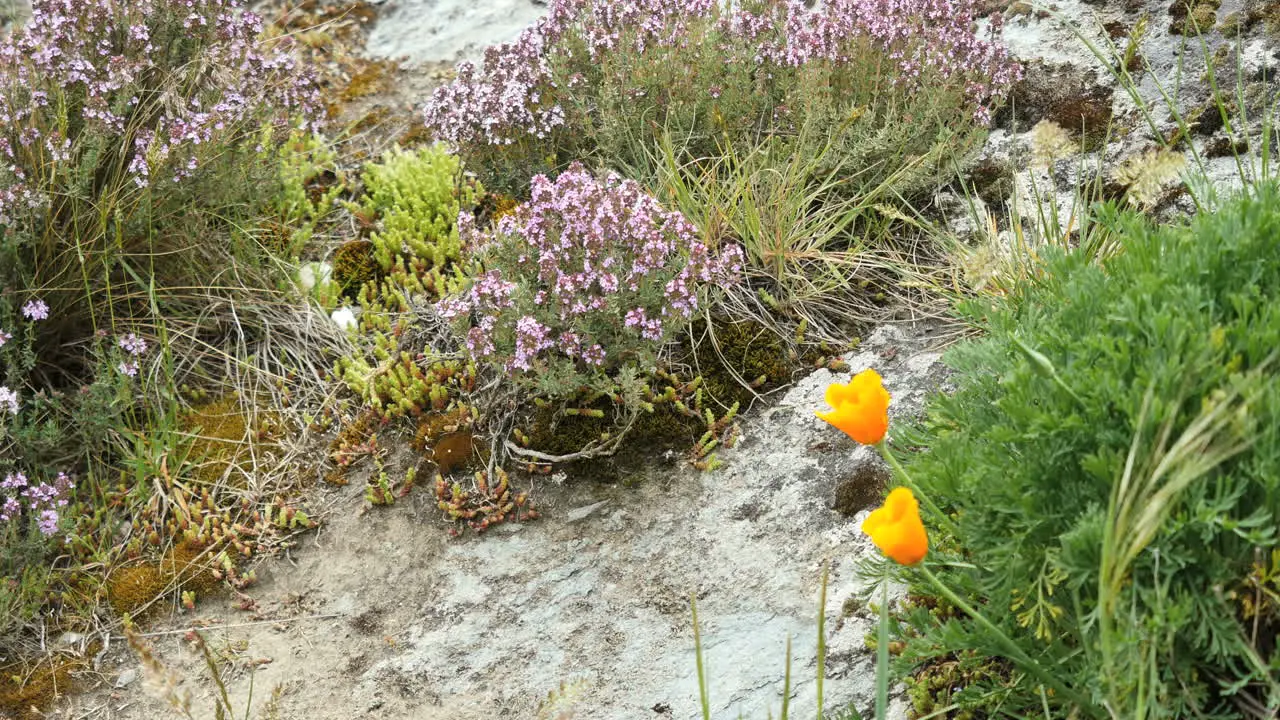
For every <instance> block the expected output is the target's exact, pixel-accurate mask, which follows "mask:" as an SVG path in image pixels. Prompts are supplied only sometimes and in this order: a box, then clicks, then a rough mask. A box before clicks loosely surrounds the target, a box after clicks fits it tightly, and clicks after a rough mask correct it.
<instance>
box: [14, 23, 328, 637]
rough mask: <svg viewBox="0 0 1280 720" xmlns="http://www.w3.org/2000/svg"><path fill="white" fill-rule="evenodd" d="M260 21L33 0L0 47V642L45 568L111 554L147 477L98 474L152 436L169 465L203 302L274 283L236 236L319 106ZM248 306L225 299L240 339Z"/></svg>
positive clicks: (31, 602)
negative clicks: (120, 484) (294, 129)
mask: <svg viewBox="0 0 1280 720" xmlns="http://www.w3.org/2000/svg"><path fill="white" fill-rule="evenodd" d="M261 29H262V23H261V21H260V20H259V19H258V18H257V16H255V15H254V14H253V13H250V12H247V11H245V10H244V9H243V6H242V4H241V2H240V0H139V1H138V2H119V1H117V0H35V2H34V3H33V8H32V14H31V19H30V21H29V23H28V24H27V25H26V26H25V27H24V28H22V29H20V30H18V31H15V32H14V33H13V34H12V35H11V36H8V37H6V38H4V39H2V40H0V478H2V479H3V480H0V509H3V513H2V514H3V516H4V519H3V521H0V525H3V527H0V573H2V574H3V575H4V576H5V577H6V578H15V577H17V578H19V579H20V580H19V582H16V583H3V584H0V617H2V618H3V619H2V620H0V645H4V646H6V647H7V646H8V644H9V643H10V641H11V640H12V639H13V637H12V636H13V631H14V630H15V629H16V628H17V627H19V626H20V625H21V624H22V623H23V622H26V621H28V620H30V619H31V618H32V617H34V616H35V615H36V614H37V613H40V612H42V611H43V610H45V609H47V608H45V607H44V603H45V602H46V600H47V599H48V598H49V597H51V595H50V594H48V593H47V592H46V590H47V589H48V588H49V587H50V583H55V578H54V575H57V577H59V578H63V579H65V575H66V572H67V571H70V572H74V571H75V565H76V562H78V561H83V560H85V558H86V557H88V556H93V557H95V558H97V559H101V558H103V557H108V556H109V555H110V553H111V550H112V549H113V547H114V544H115V543H116V542H117V539H118V536H116V534H115V532H114V530H113V529H111V530H108V529H106V528H114V527H115V525H114V523H116V522H117V521H118V520H119V519H120V517H119V515H117V514H116V513H117V512H119V513H123V514H126V515H127V514H128V513H130V512H133V511H139V510H140V508H139V507H138V504H139V503H140V501H146V500H147V499H148V497H147V493H148V486H149V483H147V482H142V483H140V484H139V485H138V486H137V487H126V488H125V489H122V490H119V494H118V496H117V497H116V499H115V500H107V499H104V498H105V497H106V495H105V493H108V492H109V491H108V490H107V489H105V488H106V487H107V484H106V483H105V482H104V480H105V479H107V478H113V479H114V478H121V479H124V478H126V477H133V478H140V477H143V476H147V477H154V476H155V475H156V474H157V473H155V472H150V473H148V472H147V471H143V470H138V471H137V472H135V473H132V474H131V473H128V472H127V471H128V470H129V469H134V470H136V469H137V467H136V466H131V465H130V463H131V462H133V461H137V460H138V457H139V456H137V455H131V454H130V453H131V452H133V453H141V450H140V448H142V447H144V446H146V445H147V443H152V442H155V443H156V444H157V445H163V447H161V448H160V449H159V450H158V451H156V452H155V454H154V456H150V455H149V456H148V457H161V456H164V457H167V458H168V462H169V463H171V465H170V467H174V468H175V470H176V465H177V463H178V462H179V461H178V459H177V456H178V455H177V454H171V453H173V451H175V450H177V449H178V446H179V445H180V444H182V442H183V441H182V439H174V438H173V436H172V435H169V436H166V435H165V432H166V429H165V428H166V427H169V426H166V425H165V423H164V422H162V421H161V420H157V418H163V416H164V415H165V414H166V413H169V412H171V411H172V408H173V403H174V398H176V397H177V395H178V393H177V390H176V388H175V387H173V385H174V384H176V383H177V382H178V380H177V379H175V377H174V375H175V374H176V373H175V371H174V368H175V367H181V368H183V372H186V371H188V370H190V369H192V368H193V367H194V366H198V365H201V364H206V367H205V368H200V369H201V370H205V369H207V365H208V364H216V366H217V368H218V370H219V371H221V370H222V369H223V368H224V367H225V366H224V365H223V358H221V357H220V358H218V359H217V360H216V362H215V361H209V360H207V357H208V355H209V353H207V352H206V353H201V352H199V351H192V350H190V348H191V347H192V346H195V347H200V344H201V343H207V342H209V341H210V340H211V337H210V336H213V339H214V341H221V339H222V338H224V337H225V334H224V333H223V328H219V327H217V324H218V322H219V321H220V320H221V318H220V317H219V313H218V311H217V310H216V309H215V308H216V307H217V302H216V301H220V300H224V299H228V298H227V296H231V297H232V298H234V299H236V300H239V299H243V298H245V297H248V296H252V295H253V294H254V293H255V292H260V291H263V290H266V291H268V292H271V293H274V292H275V285H276V281H275V278H268V277H267V276H268V274H269V272H270V271H271V267H270V265H269V263H267V262H266V261H265V260H266V258H264V257H263V256H262V255H260V254H253V255H251V252H253V251H254V250H256V249H257V247H258V246H257V245H256V244H255V243H253V242H249V240H252V238H247V237H246V233H245V232H244V231H242V230H241V228H244V227H252V226H253V223H252V222H251V221H250V220H251V217H248V216H251V215H252V214H253V213H254V212H255V211H256V210H257V209H258V208H259V207H260V206H261V203H262V201H263V200H264V199H265V198H268V197H270V196H271V193H270V192H269V191H270V190H273V189H274V185H275V184H277V183H278V182H279V181H280V180H279V178H278V177H277V173H276V172H275V169H274V168H273V167H272V166H271V165H270V163H269V158H271V157H272V156H273V155H274V154H275V151H276V144H277V143H278V142H279V141H280V140H281V139H282V138H283V137H284V136H285V134H286V132H285V131H286V130H287V129H288V128H289V127H291V126H293V125H294V124H295V123H296V122H297V118H299V117H303V119H305V116H306V114H307V112H308V111H309V108H310V107H311V106H312V105H313V104H314V103H315V101H316V98H315V96H314V92H313V90H312V88H311V83H310V81H309V79H308V74H307V72H306V71H305V70H303V69H302V68H299V67H297V66H296V65H295V63H294V62H293V60H292V59H291V57H290V55H288V54H287V52H286V51H287V50H288V48H287V47H286V46H285V45H283V44H278V45H275V46H274V47H268V46H266V45H263V44H262V43H261V42H260V40H259V37H258V35H259V33H260V31H261ZM211 270H212V271H213V272H215V273H218V274H219V276H217V277H215V276H214V275H212V274H211ZM218 293H221V294H222V295H223V297H217V298H215V297H214V296H215V295H216V294H218ZM255 299H261V296H260V295H259V296H256V297H255ZM211 301H214V302H211ZM255 304H256V303H241V304H238V305H237V311H238V314H237V318H236V320H235V322H236V324H237V325H238V326H240V329H241V330H243V331H245V334H246V335H249V336H253V335H254V334H255V333H256V332H257V330H258V329H259V328H257V327H254V325H256V324H257V323H258V322H259V319H257V318H255V317H253V315H254V310H253V306H254V305H255ZM144 335H145V337H144ZM155 335H158V336H160V337H165V338H167V342H165V344H164V346H163V347H162V348H160V349H161V350H162V351H163V357H164V359H165V360H166V361H168V362H167V363H166V364H165V365H163V366H162V365H160V364H159V363H152V362H150V360H151V359H152V357H153V356H154V355H158V353H155V351H154V350H153V349H152V347H153V345H155V344H156V341H154V340H152V337H154V336H155ZM180 343H190V345H184V344H180ZM175 357H178V358H180V360H178V361H176V362H175V361H174V359H175ZM162 370H163V371H165V372H161V371H162ZM166 383H167V384H166ZM144 390H145V391H146V392H144ZM162 400H163V402H162ZM162 437H163V438H164V440H163V442H162V441H161V440H157V439H156V438H162ZM155 449H156V448H151V447H147V452H148V453H150V452H151V451H152V450H155ZM140 465H141V461H139V464H138V466H140ZM71 476H74V477H77V478H83V481H81V482H79V483H78V484H79V485H80V488H78V489H75V488H73V486H72V485H71V482H70V479H69V478H70V477H71ZM112 490H113V491H114V490H116V489H115V488H113V489H112ZM95 502H96V504H93V503H95ZM64 503H67V504H68V505H67V507H69V508H76V507H79V508H80V510H83V511H84V512H79V511H77V512H75V513H74V518H75V522H70V521H68V518H67V517H65V515H66V514H67V513H65V512H64V510H65V509H66V508H64V507H63V504H64ZM81 503H84V504H83V505H82V504H81ZM139 516H140V514H138V515H134V516H132V518H131V519H134V520H137V519H138V517H139ZM55 530H56V531H57V532H55ZM131 541H133V542H136V543H141V542H143V540H142V539H140V538H136V537H135V538H132V539H131ZM147 541H148V542H149V544H151V545H156V546H158V545H159V544H160V538H159V537H158V536H156V537H155V538H154V540H151V539H149V538H148V539H147ZM55 547H56V548H57V549H58V550H59V551H60V552H61V557H62V558H63V561H62V562H61V563H59V565H58V569H57V570H56V571H55V570H52V569H51V564H50V563H49V562H48V560H49V555H48V553H49V552H50V551H51V550H52V549H54V548H55ZM68 566H69V567H68ZM63 587H65V586H63ZM90 594H91V593H90ZM62 597H63V599H64V600H66V595H63V596H62ZM77 597H80V596H79V595H77ZM86 602H87V601H86ZM79 610H84V608H78V609H77V610H76V612H78V611H79Z"/></svg>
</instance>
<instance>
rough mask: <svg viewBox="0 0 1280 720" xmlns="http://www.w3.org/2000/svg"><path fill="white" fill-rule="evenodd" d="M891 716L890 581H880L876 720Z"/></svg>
mask: <svg viewBox="0 0 1280 720" xmlns="http://www.w3.org/2000/svg"><path fill="white" fill-rule="evenodd" d="M888 716H889V581H888V579H887V578H886V579H883V580H881V581H880V635H879V639H878V640H877V641H876V720H884V719H885V718H886V717H888Z"/></svg>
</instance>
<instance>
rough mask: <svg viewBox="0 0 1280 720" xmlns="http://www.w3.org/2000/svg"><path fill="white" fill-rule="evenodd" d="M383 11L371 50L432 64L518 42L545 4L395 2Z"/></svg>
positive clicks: (526, 0) (525, 0) (513, 0)
mask: <svg viewBox="0 0 1280 720" xmlns="http://www.w3.org/2000/svg"><path fill="white" fill-rule="evenodd" d="M379 11H380V17H379V20H378V24H377V25H376V26H374V28H373V31H372V32H371V33H370V35H369V45H368V48H367V52H368V53H369V54H370V55H373V56H375V57H386V58H406V59H407V60H408V61H409V62H411V63H426V62H442V61H443V62H456V61H458V60H463V59H472V60H474V59H478V58H479V57H480V56H481V55H482V54H483V52H484V49H485V47H487V46H488V45H491V44H494V43H500V42H509V41H511V40H515V39H516V36H518V35H519V34H520V31H521V30H523V29H524V28H525V27H526V26H528V25H530V24H531V23H533V22H534V21H535V20H537V19H538V18H539V17H540V16H541V15H542V13H543V7H542V6H540V5H536V4H534V3H533V2H531V0H389V1H388V2H387V3H386V4H384V5H382V6H381V7H380V8H379Z"/></svg>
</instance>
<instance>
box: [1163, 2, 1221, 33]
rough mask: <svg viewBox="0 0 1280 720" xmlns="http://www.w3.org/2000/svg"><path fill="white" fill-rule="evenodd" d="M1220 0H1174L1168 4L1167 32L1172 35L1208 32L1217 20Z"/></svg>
mask: <svg viewBox="0 0 1280 720" xmlns="http://www.w3.org/2000/svg"><path fill="white" fill-rule="evenodd" d="M1220 7H1222V0H1196V1H1195V2H1186V1H1185V0H1174V2H1173V4H1172V5H1170V6H1169V17H1170V18H1171V21H1170V23H1169V32H1171V33H1173V34H1174V35H1195V34H1196V33H1197V32H1200V33H1202V34H1203V33H1208V32H1210V31H1212V30H1213V26H1214V25H1215V24H1217V22H1218V14H1217V13H1218V8H1220Z"/></svg>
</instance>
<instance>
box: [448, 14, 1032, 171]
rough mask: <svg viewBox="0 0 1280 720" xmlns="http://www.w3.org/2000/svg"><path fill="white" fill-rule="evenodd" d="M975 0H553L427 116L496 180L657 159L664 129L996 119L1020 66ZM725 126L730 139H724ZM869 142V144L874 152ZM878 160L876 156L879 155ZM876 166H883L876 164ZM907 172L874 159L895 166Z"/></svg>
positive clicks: (928, 125) (705, 148) (705, 139)
mask: <svg viewBox="0 0 1280 720" xmlns="http://www.w3.org/2000/svg"><path fill="white" fill-rule="evenodd" d="M975 9H976V4H975V3H974V2H972V0H925V1H923V2H907V1H904V0H832V1H831V2H823V3H820V4H818V6H817V7H816V8H814V9H809V8H807V7H806V5H805V4H803V3H799V2H787V1H785V0H748V1H747V2H741V3H722V2H719V0H692V1H690V2H676V1H673V0H628V1H627V2H623V3H618V2H613V1H612V0H553V1H552V2H551V3H550V5H549V8H548V12H547V14H546V16H545V17H544V18H543V19H542V20H540V21H539V22H538V23H537V24H536V25H534V26H533V27H531V28H529V29H528V30H526V31H525V32H524V33H522V34H521V36H520V37H519V39H517V40H516V41H515V42H512V43H509V44H504V45H498V46H495V47H491V48H489V49H488V50H487V51H486V53H485V59H484V64H483V66H482V67H479V66H476V65H474V64H472V63H468V62H464V63H462V64H460V65H459V67H458V76H457V79H456V80H455V81H454V82H452V83H451V84H449V85H447V86H444V87H441V88H439V89H437V90H436V91H435V93H434V95H433V96H432V98H431V100H430V101H429V102H428V103H427V105H426V108H425V110H424V115H425V122H426V125H427V126H428V127H429V128H430V129H432V130H433V131H434V133H435V134H436V136H437V137H438V138H440V139H443V140H447V141H449V142H451V143H454V144H456V145H457V146H459V147H460V148H461V149H462V151H463V154H464V156H465V157H466V159H467V160H468V164H469V165H470V166H471V167H473V169H477V171H479V172H481V176H482V179H484V180H485V181H486V183H488V184H490V185H492V186H496V187H502V188H503V189H507V187H510V186H513V185H515V184H517V183H518V182H519V180H520V178H519V171H520V169H521V167H528V166H530V165H532V166H535V167H538V166H541V167H547V166H554V165H555V164H556V162H557V161H558V159H562V158H576V157H596V158H599V159H601V160H602V161H604V162H609V163H613V164H614V165H615V167H616V166H618V165H635V164H637V163H639V164H641V165H642V164H643V163H644V162H645V155H646V152H648V150H647V148H649V147H650V146H651V145H652V143H651V140H652V138H653V136H654V134H655V132H658V131H670V132H671V134H672V135H673V136H675V137H679V138H681V140H682V141H685V142H688V143H690V144H691V146H692V147H691V148H690V154H691V156H692V157H700V156H701V155H699V154H698V153H714V152H716V149H717V143H718V142H719V141H721V140H722V139H727V140H729V141H734V140H739V139H746V138H749V137H754V136H756V135H759V134H760V133H761V132H764V133H774V132H781V133H790V132H792V131H794V130H795V128H797V127H799V126H800V125H802V124H803V123H805V122H806V121H817V122H819V123H822V124H825V135H826V137H827V138H838V137H839V136H840V135H841V133H843V132H844V131H845V130H847V129H848V128H849V126H850V122H851V120H852V119H854V116H859V117H861V118H862V120H861V121H860V122H861V123H862V124H863V125H864V126H865V128H866V129H871V128H874V129H876V130H878V131H880V132H882V133H883V132H884V131H885V130H886V129H889V128H890V126H892V132H890V133H886V134H885V135H884V136H883V137H881V138H880V140H879V143H880V144H881V145H884V146H898V145H900V144H901V143H904V142H905V141H906V140H907V139H908V138H913V139H916V140H918V141H919V142H917V143H916V144H915V145H914V146H911V147H913V148H914V149H915V150H919V149H923V148H928V147H930V146H931V145H933V144H935V143H936V142H937V135H938V132H939V130H949V131H951V132H953V133H955V134H956V135H959V136H963V135H965V134H966V132H967V131H968V130H969V129H971V127H972V125H973V124H977V125H983V124H985V123H986V122H987V121H988V119H989V118H990V114H991V107H992V104H993V103H995V102H997V101H998V100H999V99H1000V98H1001V97H1002V96H1003V95H1004V94H1005V93H1006V92H1007V90H1008V89H1009V87H1010V86H1011V84H1012V83H1013V82H1014V81H1015V80H1016V79H1017V78H1018V76H1019V73H1020V69H1019V67H1018V66H1017V65H1016V63H1014V62H1013V61H1012V60H1011V59H1010V58H1009V57H1008V55H1007V53H1006V51H1005V50H1004V49H1003V48H1001V47H999V46H997V45H996V44H994V43H992V42H990V41H987V40H983V39H980V38H978V37H977V36H975V34H974V32H973V27H972V26H973V20H974V15H975ZM725 134H727V137H724V136H725ZM864 152H865V150H864ZM867 159H868V160H874V158H867ZM867 164H868V166H870V165H871V163H870V162H868V163H867ZM896 169H897V168H896V167H894V168H885V169H883V170H878V171H877V176H878V177H886V176H888V174H889V173H891V172H893V171H894V170H896Z"/></svg>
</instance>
